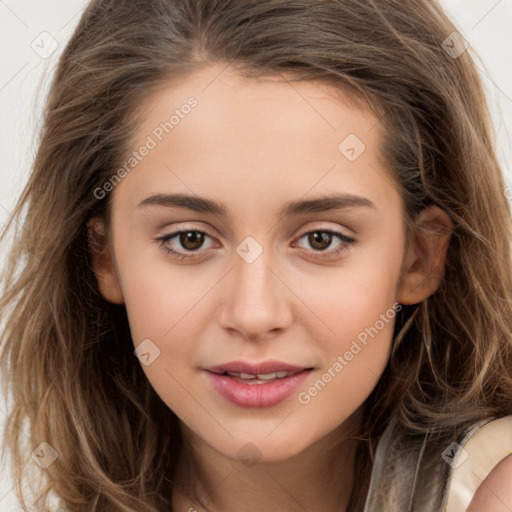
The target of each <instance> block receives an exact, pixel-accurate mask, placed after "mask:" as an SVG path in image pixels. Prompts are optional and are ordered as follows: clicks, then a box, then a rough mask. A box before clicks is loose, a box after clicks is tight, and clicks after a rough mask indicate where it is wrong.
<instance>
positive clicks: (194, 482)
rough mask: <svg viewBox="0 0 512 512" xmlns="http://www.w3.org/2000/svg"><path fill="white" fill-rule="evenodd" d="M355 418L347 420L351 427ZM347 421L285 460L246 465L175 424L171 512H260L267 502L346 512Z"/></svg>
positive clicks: (351, 444)
mask: <svg viewBox="0 0 512 512" xmlns="http://www.w3.org/2000/svg"><path fill="white" fill-rule="evenodd" d="M356 418H357V420H359V419H360V415H359V414H357V415H356V416H355V417H354V416H353V417H351V418H349V419H350V420H351V422H352V424H351V426H353V424H354V423H353V422H354V420H355V419H356ZM347 422H348V420H347ZM347 422H345V423H343V424H342V425H340V426H339V427H338V428H336V429H335V430H333V431H332V432H330V433H329V434H328V435H327V436H325V437H323V438H321V439H320V440H318V441H317V442H315V443H314V444H312V445H310V446H309V447H308V448H307V449H306V450H304V451H302V452H300V453H298V454H296V455H294V456H292V457H290V458H288V459H286V460H279V461H270V462H264V461H259V462H257V463H256V464H254V465H250V466H249V465H246V464H244V463H243V462H241V461H239V460H233V459H232V458H229V457H226V456H224V455H223V454H221V453H219V452H218V451H217V450H215V449H213V448H212V447H211V446H209V445H208V444H206V443H205V442H204V440H202V439H198V438H197V436H195V435H194V434H193V433H192V432H191V431H190V430H188V429H187V428H186V427H185V425H183V424H181V428H182V432H183V434H184V435H183V439H184V443H183V447H182V448H183V449H182V450H181V454H180V457H179V461H178V465H177V472H176V479H177V482H176V486H175V488H174V490H173V498H172V503H173V510H176V511H184V512H185V511H190V512H193V511H195V512H235V511H239V510H241V509H242V510H244V511H246V512H261V511H262V510H268V508H269V503H272V509H273V510H286V511H289V512H295V511H297V512H299V511H301V512H303V511H304V510H308V512H317V511H318V512H320V511H324V510H332V511H335V512H346V510H347V506H348V503H349V500H350V496H351V493H352V489H353V486H354V464H355V453H356V449H357V446H358V444H359V441H357V440H354V439H348V438H347V437H348V434H347V432H349V430H348V426H349V425H347ZM350 432H352V430H350Z"/></svg>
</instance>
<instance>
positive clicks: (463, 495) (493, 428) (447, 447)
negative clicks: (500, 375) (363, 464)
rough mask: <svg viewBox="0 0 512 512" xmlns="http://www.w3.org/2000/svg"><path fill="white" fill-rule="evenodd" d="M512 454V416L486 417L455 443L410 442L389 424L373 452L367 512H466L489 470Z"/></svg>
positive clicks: (420, 438) (418, 439)
mask: <svg viewBox="0 0 512 512" xmlns="http://www.w3.org/2000/svg"><path fill="white" fill-rule="evenodd" d="M510 454H512V415H508V416H503V417H501V418H484V419H482V420H480V421H478V422H476V423H474V424H473V425H468V426H466V427H465V428H464V429H462V431H461V430H459V431H458V433H457V434H456V435H454V437H453V439H452V440H451V441H448V442H446V444H445V442H443V441H442V440H441V439H439V440H437V441H436V440H435V438H433V437H432V438H430V437H429V436H427V435H425V436H415V437H411V435H410V434H409V432H408V431H407V429H406V428H405V427H403V426H402V425H400V423H399V422H398V420H397V418H396V417H394V418H392V419H391V420H390V422H389V424H388V426H387V427H386V429H385V430H384V432H383V434H382V435H381V438H380V439H379V442H378V444H377V449H376V453H375V460H374V464H373V468H372V474H371V477H370V485H369V490H368V494H367V497H366V502H365V507H364V512H382V511H394V512H467V508H468V506H469V504H470V502H471V500H472V499H473V496H474V494H475V492H476V490H477V489H478V487H479V486H480V484H481V483H482V481H483V480H484V479H485V478H486V477H487V475H488V474H489V473H490V472H491V470H492V469H493V468H494V467H495V466H496V465H497V464H498V463H499V462H500V461H501V460H503V459H504V458H505V457H507V456H508V455H510Z"/></svg>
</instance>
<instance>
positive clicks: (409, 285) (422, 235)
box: [397, 205, 453, 305]
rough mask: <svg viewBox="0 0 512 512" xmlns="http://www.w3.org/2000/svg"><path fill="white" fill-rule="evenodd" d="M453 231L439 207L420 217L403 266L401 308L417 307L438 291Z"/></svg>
mask: <svg viewBox="0 0 512 512" xmlns="http://www.w3.org/2000/svg"><path fill="white" fill-rule="evenodd" d="M452 231H453V223H452V221H451V219H450V217H449V216H448V214H447V213H446V212H445V211H444V210H442V209H441V208H439V207H438V206H435V205H432V206H429V207H427V208H425V209H424V210H422V211H421V212H420V213H419V215H418V217H417V219H416V232H415V234H414V235H413V240H411V242H410V244H408V247H407V249H406V254H405V256H404V261H403V265H402V274H401V277H400V282H399V286H398V295H397V301H398V302H399V303H400V304H409V305H410V304H418V303H419V302H421V301H422V300H424V299H426V298H427V297H429V296H430V295H432V294H433V293H435V292H436V290H437V289H438V288H439V285H440V284H441V280H442V278H443V276H444V268H445V262H446V254H447V251H448V245H449V243H450V237H451V233H452Z"/></svg>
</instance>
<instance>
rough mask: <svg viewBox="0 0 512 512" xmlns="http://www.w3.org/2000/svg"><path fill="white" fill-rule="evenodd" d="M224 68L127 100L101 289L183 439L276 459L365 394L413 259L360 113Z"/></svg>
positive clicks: (314, 92) (306, 88)
mask: <svg viewBox="0 0 512 512" xmlns="http://www.w3.org/2000/svg"><path fill="white" fill-rule="evenodd" d="M223 69H224V68H223V67H221V66H217V65H215V66H211V67H209V68H206V69H202V70H201V71H199V72H197V73H195V74H194V75H191V76H188V77H186V78H183V79H180V80H175V81H174V82H173V83H172V84H169V86H168V87H165V88H163V89H161V90H160V91H158V92H157V93H155V94H154V95H152V96H151V97H150V98H149V99H148V100H147V102H146V103H145V104H144V105H142V107H141V109H142V111H143V113H144V121H143V123H142V124H141V125H140V126H139V127H138V128H137V132H136V137H135V140H134V143H133V150H134V151H135V152H136V155H134V156H133V158H134V160H132V161H131V163H129V165H128V167H127V169H128V168H129V169H130V170H129V172H128V171H127V172H125V173H123V172H122V173H121V175H124V176H123V177H122V179H121V181H120V183H119V184H117V186H115V188H114V189H113V191H112V194H113V198H112V224H111V225H112V237H113V238H112V241H113V261H114V266H113V267H112V269H111V270H109V269H103V272H99V273H101V274H102V275H103V277H102V278H100V289H101V291H102V293H103V294H104V296H105V297H106V298H108V299H109V300H111V301H112V302H122V303H124V304H125V305H126V308H127V312H128V317H129V322H130V329H131V333H132V338H133V343H134V346H135V347H139V348H138V350H139V357H140V355H141V354H142V357H140V359H141V364H142V367H143V370H144V372H145V373H146V375H147V378H148V380H149V382H150V383H151V385H152V386H153V387H154V389H155V390H156V392H157V393H158V394H159V396H160V397H161V399H162V400H163V401H164V402H165V403H166V404H167V405H168V406H169V408H171V409H172V410H173V411H174V412H175V413H176V415H177V416H178V417H179V418H180V420H181V421H182V424H183V426H185V427H186V429H187V431H189V432H190V433H191V435H192V436H194V437H195V438H196V439H198V440H201V442H203V443H206V444H207V445H208V446H210V447H211V448H213V449H215V450H217V451H218V452H220V453H222V454H224V455H226V456H227V457H231V458H236V457H237V454H239V451H240V449H241V448H242V447H244V446H245V445H246V443H249V442H250V443H252V444H253V445H255V446H256V447H257V450H258V452H259V456H260V457H262V459H263V460H269V461H270V460H277V459H285V458H287V457H291V456H293V455H294V454H297V453H299V452H301V451H302V450H304V449H306V448H307V447H309V446H311V445H313V443H315V442H317V441H319V440H321V439H323V438H325V437H326V436H328V435H329V434H330V433H331V432H333V431H334V430H335V429H338V430H339V429H343V426H344V425H346V424H347V423H346V422H347V419H348V418H349V417H351V415H353V414H355V413H356V412H357V411H358V409H359V408H360V407H361V405H362V404H363V402H364V401H365V399H366V398H367V397H368V395H369V394H370V392H371V391H372V389H373V388H374V387H375V385H376V383H377V381H378V380H379V377H380V376H381V374H382V372H383V370H384V368H385V366H386V363H387V361H388V357H389V353H390V347H391V341H392V332H393V326H394V317H395V314H396V310H397V302H399V301H400V302H402V303H406V302H407V300H406V296H408V295H410V293H412V292H410V291H409V290H412V285H411V282H409V281H407V279H408V277H407V276H405V277H404V272H403V268H402V267H403V265H404V264H405V265H409V266H412V263H413V260H414V256H412V257H411V258H409V257H408V256H407V254H406V253H405V231H404V220H403V211H402V201H401V198H400V195H399V193H398V192H397V189H396V188H395V185H394V182H393V179H392V177H391V176H390V174H389V172H388V171H387V170H386V169H384V168H383V167H382V164H381V163H380V159H379V153H378V146H379V138H380V136H381V130H382V129H383V126H382V124H381V123H380V122H379V120H378V119H377V118H376V117H375V116H374V115H373V114H372V113H371V111H370V110H361V109H357V108H355V107H354V106H351V104H350V103H348V102H345V101H343V99H344V96H343V95H342V94H341V93H340V92H339V91H336V92H335V91H334V90H332V89H329V88H328V87H327V86H325V85H324V86H321V85H319V84H318V83H313V82H293V83H292V84H291V85H290V84H286V83H284V82H282V81H278V80H276V79H271V78H268V79H265V80H255V79H243V78H241V77H240V76H239V75H238V74H236V73H235V72H232V71H230V70H225V69H224V70H223ZM222 70H223V71H222ZM221 71H222V72H221ZM219 73H220V74H219ZM190 98H193V99H190ZM187 101H188V103H187ZM186 105H189V106H188V107H187V106H186ZM172 115H174V117H173V118H171V116H172ZM169 119H171V121H169ZM166 122H167V124H165V123H166ZM144 147H145V148H146V150H144V149H141V148H144ZM129 157H130V155H128V157H127V161H128V158H129ZM132 164H133V165H132ZM130 167H131V168H130ZM177 194H180V195H181V199H180V198H179V197H178V196H176V195H177ZM172 195H174V198H173V197H171V196H172ZM185 196H186V197H189V198H190V199H188V200H187V199H184V198H185ZM327 196H329V197H331V199H333V200H331V201H327V200H325V199H322V198H326V197H327ZM212 205H213V206H212ZM98 265H99V263H98ZM411 275H412V274H411ZM416 289H417V287H416ZM414 293H416V292H414ZM414 293H413V295H410V297H411V298H412V299H414V300H416V297H415V295H414ZM425 293H426V292H425ZM399 308H400V306H398V309H399ZM269 362H270V363H269ZM228 363H232V366H229V367H228V366H226V365H227V364H228ZM266 363H269V364H267V365H266ZM244 365H245V366H244ZM227 371H229V372H231V373H232V374H235V375H229V374H228V375H227V376H226V375H225V376H222V374H223V373H224V372H227ZM275 372H280V373H275ZM237 374H246V375H241V376H237ZM262 374H263V375H262ZM254 375H256V377H254ZM258 376H259V377H258ZM238 456H240V455H238Z"/></svg>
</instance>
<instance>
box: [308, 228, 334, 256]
mask: <svg viewBox="0 0 512 512" xmlns="http://www.w3.org/2000/svg"><path fill="white" fill-rule="evenodd" d="M331 241H332V233H329V232H327V231H312V232H311V233H309V234H308V242H309V243H310V245H311V247H313V249H316V250H319V251H323V250H324V249H327V248H328V247H329V245H330V244H331Z"/></svg>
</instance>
